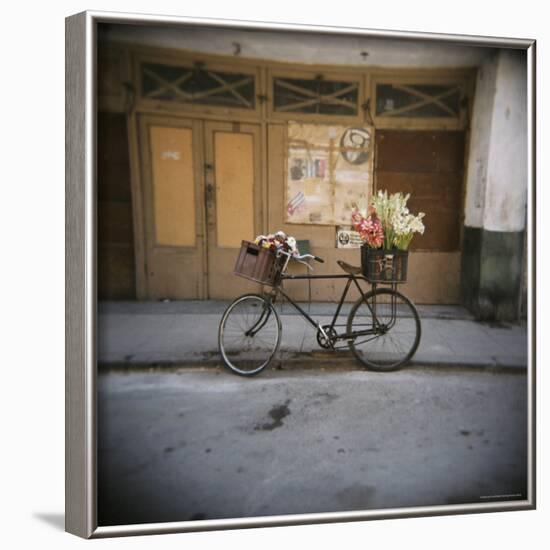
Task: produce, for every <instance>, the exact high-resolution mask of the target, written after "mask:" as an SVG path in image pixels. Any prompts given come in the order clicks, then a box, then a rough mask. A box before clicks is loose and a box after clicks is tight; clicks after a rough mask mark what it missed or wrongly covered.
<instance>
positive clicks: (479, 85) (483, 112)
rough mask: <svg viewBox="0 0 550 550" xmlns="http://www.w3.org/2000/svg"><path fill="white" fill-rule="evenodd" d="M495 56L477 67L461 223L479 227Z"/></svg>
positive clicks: (482, 202)
mask: <svg viewBox="0 0 550 550" xmlns="http://www.w3.org/2000/svg"><path fill="white" fill-rule="evenodd" d="M497 61H498V55H497V54H493V55H491V56H490V57H488V58H487V59H486V60H485V62H484V63H483V65H482V66H481V67H480V68H479V69H478V73H477V81H476V92H475V99H474V109H473V113H472V121H471V130H470V154H469V161H468V166H467V177H466V181H467V187H466V204H465V220H464V223H465V224H466V225H467V226H468V227H482V226H483V213H484V211H485V191H486V184H487V164H488V158H489V145H490V142H491V121H492V118H493V105H494V101H495V91H496V78H497Z"/></svg>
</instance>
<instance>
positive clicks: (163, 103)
mask: <svg viewBox="0 0 550 550" xmlns="http://www.w3.org/2000/svg"><path fill="white" fill-rule="evenodd" d="M197 63H198V64H200V65H201V67H202V69H203V70H205V71H207V72H209V73H218V72H221V73H230V74H236V75H243V77H245V78H252V79H253V81H254V88H255V90H254V105H253V107H252V108H249V107H245V106H243V107H239V106H236V105H235V106H233V105H231V106H228V105H213V104H207V103H199V102H191V101H190V102H187V101H185V92H183V91H181V90H178V92H177V93H178V94H179V95H181V100H168V99H163V98H162V99H156V98H155V97H147V96H144V95H142V90H143V76H142V70H143V66H145V65H148V64H158V65H165V66H170V67H175V68H178V67H180V68H183V69H193V68H194V67H195V64H197ZM133 68H134V79H135V88H136V90H135V93H136V106H137V107H138V109H139V110H145V111H150V110H155V111H159V110H162V111H185V112H191V113H192V112H196V113H203V114H217V115H220V114H223V115H236V116H238V117H239V118H259V117H260V116H261V112H262V101H261V100H259V99H258V96H259V95H261V70H260V68H259V67H257V66H255V65H250V64H241V63H235V64H233V63H220V62H218V61H216V60H211V59H210V58H207V57H204V58H203V57H202V56H199V55H197V56H186V57H185V58H181V57H171V56H168V55H166V56H164V55H163V56H160V55H159V56H147V55H137V56H135V58H134V63H133ZM182 78H183V76H182ZM214 79H216V77H214ZM158 80H159V84H160V80H161V78H159V79H158ZM177 80H178V79H176V81H177ZM176 81H174V82H176ZM219 83H220V88H223V86H224V85H227V87H228V88H229V90H231V89H233V91H236V93H237V94H238V93H239V92H238V89H237V90H235V88H238V86H234V85H233V86H232V85H231V84H228V83H226V82H221V81H220V82H219ZM166 85H167V87H168V88H172V89H173V85H174V83H170V82H166ZM208 93H209V92H206V94H208Z"/></svg>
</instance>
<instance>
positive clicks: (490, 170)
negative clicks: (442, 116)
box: [465, 50, 527, 231]
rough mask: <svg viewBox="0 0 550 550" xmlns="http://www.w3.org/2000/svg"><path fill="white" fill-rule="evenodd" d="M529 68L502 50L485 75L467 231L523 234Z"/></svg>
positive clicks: (479, 86)
mask: <svg viewBox="0 0 550 550" xmlns="http://www.w3.org/2000/svg"><path fill="white" fill-rule="evenodd" d="M526 70H527V64H526V58H525V53H524V52H519V51H515V50H502V51H500V52H499V53H498V54H497V55H494V56H492V57H491V58H488V59H487V60H486V61H485V62H484V63H483V65H482V67H481V68H480V70H479V73H478V78H477V83H476V94H475V102H474V111H473V116H472V125H471V136H470V152H469V163H468V168H467V180H466V181H467V186H466V207H465V225H466V226H468V227H483V228H485V229H488V230H491V231H521V230H523V228H524V227H525V207H526V202H527V73H526Z"/></svg>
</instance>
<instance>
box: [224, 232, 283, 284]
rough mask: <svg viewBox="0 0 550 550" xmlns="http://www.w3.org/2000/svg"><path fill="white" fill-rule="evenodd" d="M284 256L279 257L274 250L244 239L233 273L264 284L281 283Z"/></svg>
mask: <svg viewBox="0 0 550 550" xmlns="http://www.w3.org/2000/svg"><path fill="white" fill-rule="evenodd" d="M284 259H285V258H284V257H280V258H278V257H277V256H276V254H275V252H274V251H273V250H270V249H269V248H263V247H262V246H259V245H257V244H255V243H251V242H249V241H242V243H241V249H240V251H239V255H238V257H237V262H236V263H235V269H234V270H233V273H234V274H235V275H238V276H239V277H244V278H245V279H249V280H251V281H255V282H257V283H261V284H263V285H270V286H276V285H277V284H278V283H279V280H280V275H281V268H282V265H283V263H284Z"/></svg>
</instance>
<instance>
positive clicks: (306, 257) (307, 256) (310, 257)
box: [277, 250, 325, 265]
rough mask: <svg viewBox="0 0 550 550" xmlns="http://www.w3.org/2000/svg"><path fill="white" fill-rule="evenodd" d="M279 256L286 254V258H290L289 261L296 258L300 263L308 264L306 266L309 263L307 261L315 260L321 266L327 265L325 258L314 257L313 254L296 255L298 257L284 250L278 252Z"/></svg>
mask: <svg viewBox="0 0 550 550" xmlns="http://www.w3.org/2000/svg"><path fill="white" fill-rule="evenodd" d="M277 254H284V255H285V256H288V259H289V260H290V259H291V258H294V259H295V260H297V261H298V262H301V263H306V264H307V262H306V261H305V260H315V261H316V262H319V263H321V264H324V263H325V260H323V258H319V256H314V255H313V254H296V255H293V254H292V253H291V252H286V251H284V250H279V251H278V252H277ZM287 261H288V260H287ZM308 265H309V264H308Z"/></svg>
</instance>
